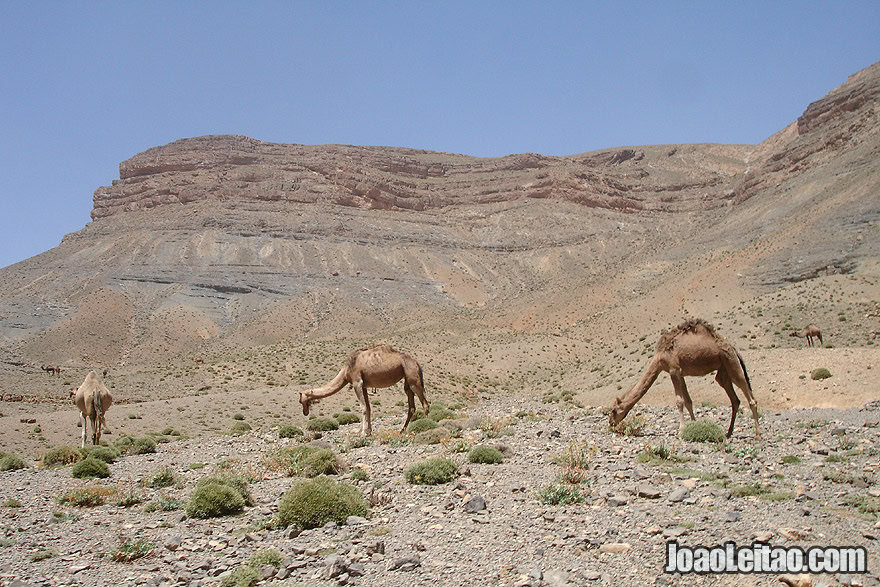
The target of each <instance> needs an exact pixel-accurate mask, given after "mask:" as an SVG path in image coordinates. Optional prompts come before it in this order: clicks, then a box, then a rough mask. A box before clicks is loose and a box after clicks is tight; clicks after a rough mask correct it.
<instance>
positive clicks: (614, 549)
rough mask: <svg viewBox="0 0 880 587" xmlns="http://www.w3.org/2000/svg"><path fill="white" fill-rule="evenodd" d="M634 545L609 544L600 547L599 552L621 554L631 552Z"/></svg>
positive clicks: (622, 543)
mask: <svg viewBox="0 0 880 587" xmlns="http://www.w3.org/2000/svg"><path fill="white" fill-rule="evenodd" d="M631 548H632V544H630V543H628V542H608V543H605V544H603V545H602V546H600V547H599V552H607V553H611V554H620V553H623V552H629V550H630V549H631Z"/></svg>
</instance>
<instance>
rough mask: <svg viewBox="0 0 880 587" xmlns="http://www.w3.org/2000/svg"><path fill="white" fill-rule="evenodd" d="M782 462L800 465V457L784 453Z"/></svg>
mask: <svg viewBox="0 0 880 587" xmlns="http://www.w3.org/2000/svg"><path fill="white" fill-rule="evenodd" d="M782 462H783V463H784V464H786V465H800V464H801V458H800V457H799V456H797V455H786V456H784V457H782Z"/></svg>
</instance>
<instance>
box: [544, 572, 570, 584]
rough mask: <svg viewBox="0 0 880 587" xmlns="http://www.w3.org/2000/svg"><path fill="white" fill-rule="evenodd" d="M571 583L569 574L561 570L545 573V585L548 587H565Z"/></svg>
mask: <svg viewBox="0 0 880 587" xmlns="http://www.w3.org/2000/svg"><path fill="white" fill-rule="evenodd" d="M569 583H571V577H569V575H568V573H566V572H565V571H560V570H555V569H554V570H550V571H547V572H546V573H544V585H547V586H548V587H563V586H564V585H568V584H569Z"/></svg>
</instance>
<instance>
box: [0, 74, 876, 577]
mask: <svg viewBox="0 0 880 587" xmlns="http://www.w3.org/2000/svg"><path fill="white" fill-rule="evenodd" d="M878 96H880V65H878V64H875V65H873V66H871V67H869V68H867V69H865V70H863V71H861V72H857V73H855V74H854V75H852V76H850V78H849V79H848V80H847V81H846V82H845V83H843V84H842V85H841V86H840V87H838V88H836V89H834V90H832V91H831V92H829V94H828V95H827V96H825V97H824V98H822V99H820V100H817V101H816V102H814V103H813V104H810V105H809V106H807V107H806V109H805V111H804V112H803V113H802V114H801V116H800V117H797V120H796V121H795V122H793V123H792V124H791V125H790V126H789V127H787V128H785V129H782V130H781V131H780V132H778V133H777V134H775V135H773V136H771V137H769V138H768V139H767V140H766V141H764V142H763V143H761V144H760V145H663V146H640V147H634V146H629V147H620V148H615V149H608V150H603V151H599V152H594V153H584V154H580V155H572V156H569V157H548V156H543V155H539V154H519V155H510V156H507V157H499V158H475V157H468V156H465V155H455V154H450V153H434V152H429V151H418V150H411V149H396V148H388V147H356V146H345V145H324V146H306V145H282V144H275V143H266V142H262V141H258V140H255V139H250V138H248V137H239V136H212V137H196V138H191V139H183V140H180V141H176V142H175V143H172V144H170V145H165V146H160V147H154V148H152V149H148V150H147V151H145V152H143V153H140V154H137V155H135V156H133V157H131V158H130V159H128V160H126V161H124V162H123V163H122V164H120V177H119V179H114V180H112V182H110V183H111V185H109V186H106V187H100V188H98V189H97V190H96V191H95V194H94V196H93V200H94V210H93V214H92V217H93V219H94V220H93V222H91V223H89V224H88V225H87V226H86V227H84V228H83V229H82V230H80V231H78V232H76V233H73V234H70V235H66V236H65V237H64V239H63V240H62V242H61V243H60V244H59V246H58V247H55V248H53V249H52V250H50V251H46V252H45V253H43V254H41V255H38V256H36V257H33V258H31V259H28V260H25V261H22V262H21V263H17V264H15V265H12V266H10V267H6V268H3V269H0V284H2V287H0V394H2V395H0V451H2V452H3V453H4V455H2V456H3V458H2V459H0V463H2V464H3V465H2V467H3V468H4V469H6V470H4V471H0V584H2V585H55V584H58V585H63V584H83V585H98V584H110V583H114V584H153V585H166V584H167V585H176V584H193V585H221V584H222V585H251V584H256V583H257V582H262V583H266V584H269V583H274V584H291V585H294V584H307V585H309V584H311V585H336V584H353V585H421V584H441V585H592V584H597V585H644V584H657V585H665V584H670V585H690V584H707V585H727V584H731V585H741V584H745V585H751V584H756V585H770V584H774V585H775V584H781V583H780V580H781V579H784V580H786V581H789V583H790V584H801V585H806V584H812V585H820V584H827V585H836V584H852V585H859V584H861V585H874V584H877V583H880V544H878V536H880V490H878V485H877V478H878V468H880V427H878V420H880V404H878V403H877V402H878V400H880V394H878V389H880V385H878V384H880V378H878V376H877V371H878V369H880V342H878V337H877V334H878V332H880V261H878V259H880V227H878V219H880V179H878V166H877V161H878V157H877V156H878V154H880V133H878V129H880V125H878V124H877V112H878V106H880V104H878ZM794 116H796V113H793V117H794ZM689 317H700V318H703V319H705V320H707V321H708V322H710V323H711V324H713V325H714V326H715V328H716V330H717V332H718V333H719V334H720V335H721V336H723V337H725V338H726V339H727V340H728V341H729V342H730V343H731V344H732V345H734V346H735V347H736V349H737V350H738V351H739V352H740V354H741V355H742V357H743V360H744V362H745V364H746V365H747V368H748V373H749V375H750V378H751V384H752V388H753V390H754V393H755V397H756V398H757V401H758V405H759V407H760V410H761V417H760V426H761V430H762V433H763V438H762V439H761V440H760V441H757V440H755V438H754V433H753V430H752V425H751V422H750V413H749V410H748V408H747V407H746V406H744V407H745V410H744V411H742V413H741V414H740V415H739V416H738V418H737V421H736V429H735V431H734V434H733V437H732V438H731V439H729V440H726V441H719V442H698V441H693V440H684V439H683V438H681V437H680V435H679V421H678V411H677V409H676V407H675V402H674V393H673V386H672V383H671V381H670V378H669V377H668V376H667V375H666V374H661V375H660V377H659V378H658V379H657V381H656V383H655V384H654V385H653V387H652V388H651V390H650V391H649V392H648V393H647V395H646V396H645V397H644V399H643V400H642V401H641V402H639V403H638V404H637V406H636V407H635V409H634V410H633V412H632V413H631V414H630V416H629V417H628V419H627V420H625V422H624V425H623V426H621V427H619V428H618V429H617V430H611V429H610V427H609V424H608V415H607V409H608V408H609V406H611V404H612V402H613V401H614V398H615V397H616V396H620V395H622V394H624V393H626V392H627V391H628V390H630V388H632V386H633V385H634V384H635V383H636V382H637V381H638V380H639V378H640V377H641V375H642V373H643V371H644V370H645V368H646V367H647V365H648V363H649V362H650V360H651V358H652V356H653V355H654V352H655V346H656V344H657V341H658V339H659V337H660V334H661V332H662V331H664V330H667V329H670V328H672V327H674V326H675V325H677V324H678V323H680V322H682V321H683V320H684V319H686V318H689ZM811 323H813V324H816V325H817V326H819V327H820V329H821V331H822V335H823V341H822V343H821V344H815V345H814V346H808V343H807V341H806V340H805V339H804V338H798V337H793V336H791V335H792V333H796V332H799V331H800V330H801V329H802V328H804V327H806V326H807V325H808V324H811ZM376 343H390V344H392V345H394V346H395V347H397V348H400V349H402V350H405V351H407V352H408V353H410V354H412V355H413V356H415V357H416V358H417V359H418V360H419V361H420V363H421V365H422V367H423V368H424V378H425V386H426V390H427V394H428V397H429V399H430V400H431V402H432V404H433V405H434V410H432V412H431V413H429V414H428V416H429V417H428V418H420V419H419V424H418V425H417V426H416V427H415V428H416V429H415V430H411V431H410V432H408V433H405V434H401V433H400V426H401V425H402V424H403V421H404V418H405V415H406V399H405V396H404V393H403V391H402V390H401V388H400V385H399V384H398V385H397V386H395V387H393V388H388V389H379V390H375V391H374V390H371V391H370V394H371V397H372V398H373V420H374V423H373V426H374V434H373V436H372V437H370V438H368V439H362V438H361V437H360V434H359V431H360V426H359V425H358V424H357V419H358V417H359V415H360V408H359V406H358V404H357V401H356V399H355V397H354V394H353V393H352V392H351V391H350V390H348V389H345V390H343V391H341V392H340V393H338V394H337V395H335V396H333V397H331V398H328V399H326V400H324V401H322V402H321V403H320V404H318V405H316V406H315V407H314V408H313V410H312V413H311V414H310V416H311V418H306V417H305V416H303V415H302V411H301V408H300V405H299V402H298V392H299V391H300V390H303V389H306V388H309V387H315V386H319V385H322V384H323V383H325V382H327V381H329V380H330V379H331V378H333V376H334V375H335V374H336V373H337V372H338V371H339V369H340V367H341V365H342V363H343V361H344V360H345V358H346V357H347V356H348V354H349V353H350V352H351V351H352V350H354V349H358V348H363V347H366V346H370V345H372V344H376ZM43 366H53V367H58V368H59V369H60V372H58V373H51V372H47V371H46V370H44V369H43V368H42V367H43ZM92 369H94V370H96V371H97V372H99V373H101V374H102V375H103V373H104V371H105V370H106V375H103V380H104V382H105V383H106V385H107V387H108V389H109V390H110V392H111V393H112V394H113V397H114V405H113V406H112V407H111V408H110V410H109V411H108V412H107V415H106V428H107V429H106V430H105V433H104V436H103V438H102V441H103V443H104V444H105V445H107V446H106V448H104V449H98V451H97V452H93V453H92V458H90V459H82V460H79V459H81V457H82V454H81V453H80V451H78V450H77V449H78V447H79V440H80V433H81V429H80V428H79V414H78V412H77V411H76V409H75V408H74V407H73V405H72V403H71V401H70V399H69V396H68V394H69V391H70V390H71V389H75V388H76V387H78V386H79V384H80V383H81V382H82V381H83V379H84V377H85V375H86V374H87V373H88V372H89V371H90V370H92ZM713 377H714V376H713V375H712V374H709V375H706V376H703V377H690V378H688V379H687V385H688V389H689V390H690V393H691V395H692V397H693V399H694V405H695V410H696V416H697V417H698V418H701V419H707V420H708V421H710V422H712V423H715V424H717V425H719V426H720V427H722V428H726V426H727V423H728V421H729V417H730V407H729V403H728V399H727V396H726V395H725V393H724V392H723V390H722V389H721V387H719V386H718V385H717V384H715V382H714V379H713ZM421 416H424V414H422V415H421ZM331 420H332V421H331ZM427 420H430V422H428V421H427ZM327 421H330V423H328V422H327ZM334 423H336V424H339V425H338V428H335V429H325V430H322V429H321V428H322V426H323V427H327V428H332V426H333V424H334ZM419 428H422V429H424V430H422V431H419V430H418V429H419ZM294 429H296V430H294ZM64 447H71V448H68V449H65V448H64ZM475 448H476V449H478V450H477V453H483V454H484V455H485V454H491V455H492V459H496V460H498V459H500V461H501V462H498V463H494V464H489V463H487V462H482V461H481V458H480V457H475V456H472V451H473V450H474V449H475ZM491 449H494V450H491ZM96 457H101V458H103V459H105V460H107V461H110V462H109V463H107V470H106V471H102V469H103V466H101V465H96V464H94V461H95V460H96ZM434 458H442V459H448V460H449V461H451V463H445V462H444V463H445V464H438V462H433V461H432V462H433V464H434V466H435V467H438V470H439V471H441V472H443V473H445V476H441V477H442V478H441V479H438V480H440V481H442V482H439V483H437V484H433V485H426V484H420V483H419V482H418V481H423V480H424V479H425V478H426V477H427V473H422V474H419V473H415V472H413V469H412V467H416V466H419V465H423V464H424V463H425V462H427V461H429V460H430V459H434ZM472 459H473V460H475V461H476V462H472ZM492 459H488V460H492ZM75 460H79V462H76V463H74V462H72V461H75ZM98 460H100V458H98ZM482 460H485V458H484V459H482ZM86 461H88V463H87V464H86V465H84V464H83V463H86ZM102 462H103V461H102ZM431 470H432V471H433V469H431ZM89 472H91V473H96V472H97V473H99V474H100V475H104V472H106V473H107V474H108V475H107V476H99V477H88V476H86V477H78V476H75V473H76V475H84V474H85V475H88V473H89ZM319 473H323V474H325V475H326V476H321V475H319ZM315 475H317V476H315ZM206 479H210V480H213V482H212V483H207V485H208V486H213V487H214V489H213V490H212V491H215V492H219V493H217V495H224V496H225V499H228V500H231V502H235V503H236V504H237V505H236V506H235V507H233V508H231V510H230V511H228V512H226V513H224V514H223V515H219V516H216V517H201V516H202V512H203V510H200V509H199V508H198V507H196V506H197V505H198V503H199V500H197V499H196V497H197V496H198V495H199V494H200V492H203V491H204V489H203V488H204V487H205V486H206V482H205V480H206ZM218 479H219V480H222V481H223V482H220V481H218ZM314 479H318V480H319V481H318V483H319V484H320V483H326V482H327V481H326V480H327V479H330V480H331V481H338V482H339V483H342V484H344V486H345V487H348V486H350V487H353V488H354V489H355V490H356V494H357V495H359V496H361V497H362V498H363V500H364V502H363V503H364V505H365V507H364V508H361V509H357V508H355V510H354V511H356V513H350V512H343V513H344V514H345V515H340V516H338V517H337V519H336V521H333V522H329V523H324V522H323V521H322V522H321V523H320V524H317V527H314V528H312V527H307V526H310V524H303V523H301V522H297V523H287V521H289V520H287V518H286V516H287V512H289V510H288V507H289V505H290V502H291V501H292V498H290V497H285V496H287V495H290V492H291V491H292V490H294V489H295V488H301V487H308V485H302V484H303V483H310V482H315V481H314ZM217 485H220V486H222V487H225V488H226V489H217V487H216V486H217ZM319 487H324V489H323V490H314V491H315V492H316V493H317V494H320V495H325V494H326V495H330V494H331V491H330V490H329V489H327V487H335V485H332V484H331V485H319ZM229 492H233V493H232V494H230V493H229ZM307 509H308V508H307ZM285 520H287V521H285ZM671 540H678V541H679V543H681V544H684V545H705V546H713V545H716V544H723V543H724V542H727V541H733V542H735V543H737V544H738V545H741V546H744V545H750V544H752V543H753V542H756V541H757V542H766V543H769V544H773V545H778V546H799V547H802V548H809V547H811V546H830V545H841V546H859V547H863V548H864V549H865V552H866V554H867V558H868V572H867V573H823V574H814V575H812V576H809V577H795V576H782V575H781V574H778V573H767V574H757V575H737V574H707V575H695V574H685V575H681V574H676V573H667V572H664V568H663V566H664V563H665V559H664V554H665V552H666V550H665V549H666V544H667V542H668V541H671ZM798 582H799V583H798Z"/></svg>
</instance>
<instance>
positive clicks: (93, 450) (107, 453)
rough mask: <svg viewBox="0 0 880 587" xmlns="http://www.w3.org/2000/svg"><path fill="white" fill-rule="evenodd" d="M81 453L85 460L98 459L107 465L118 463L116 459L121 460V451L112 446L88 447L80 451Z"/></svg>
mask: <svg viewBox="0 0 880 587" xmlns="http://www.w3.org/2000/svg"><path fill="white" fill-rule="evenodd" d="M79 452H81V453H82V456H83V458H93V459H98V460H99V461H104V462H105V463H107V464H111V463H114V462H116V459H118V458H119V454H120V453H119V450H117V449H115V448H113V447H112V446H102V445H98V446H87V447H85V448H81V449H79Z"/></svg>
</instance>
